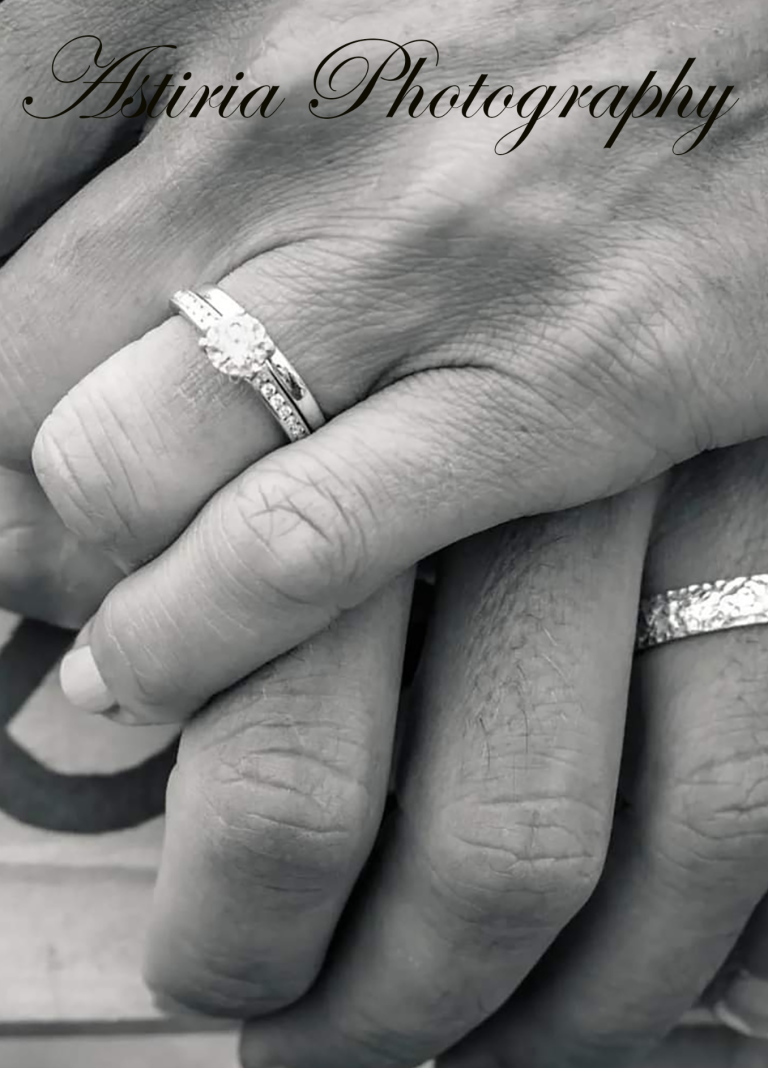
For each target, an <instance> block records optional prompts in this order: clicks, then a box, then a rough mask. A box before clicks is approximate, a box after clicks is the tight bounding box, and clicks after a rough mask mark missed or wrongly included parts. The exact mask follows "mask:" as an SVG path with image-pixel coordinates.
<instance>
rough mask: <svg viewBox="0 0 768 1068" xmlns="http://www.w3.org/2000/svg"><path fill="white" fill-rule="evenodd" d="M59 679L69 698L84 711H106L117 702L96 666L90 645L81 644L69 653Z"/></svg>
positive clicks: (64, 660) (62, 664)
mask: <svg viewBox="0 0 768 1068" xmlns="http://www.w3.org/2000/svg"><path fill="white" fill-rule="evenodd" d="M59 680H60V682H61V688H62V690H63V691H64V696H65V697H66V698H67V700H68V701H69V702H70V703H71V704H73V705H75V706H76V707H77V708H82V710H83V711H84V712H94V713H96V712H106V711H107V710H108V709H110V708H112V706H113V705H114V704H115V700H114V698H113V697H112V694H111V693H110V692H109V690H108V689H107V687H106V684H105V682H104V679H103V678H102V677H101V672H100V671H99V669H98V668H97V667H96V661H95V660H94V659H93V653H92V652H91V647H90V645H81V646H80V647H79V648H77V649H72V650H71V651H70V652H68V653H67V655H66V656H65V657H64V659H63V660H62V662H61V668H60V669H59Z"/></svg>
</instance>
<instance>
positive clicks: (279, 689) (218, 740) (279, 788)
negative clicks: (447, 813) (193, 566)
mask: <svg viewBox="0 0 768 1068" xmlns="http://www.w3.org/2000/svg"><path fill="white" fill-rule="evenodd" d="M410 585H411V580H410V577H407V576H406V577H404V578H401V579H399V580H398V581H397V582H395V583H394V584H392V585H390V587H389V588H388V589H386V590H385V591H382V592H381V593H379V594H377V595H376V596H375V597H374V598H373V599H372V600H370V601H368V602H366V604H365V605H362V606H361V607H360V608H357V609H355V610H354V611H351V612H348V613H346V614H344V615H342V616H341V617H340V618H339V619H338V620H337V622H336V623H335V625H334V626H333V627H332V628H331V629H329V630H327V631H325V632H324V633H323V634H320V635H319V636H317V637H316V638H314V639H313V640H312V641H311V642H309V643H307V644H306V645H304V646H303V647H301V648H299V649H297V650H295V651H294V652H293V653H291V654H290V655H289V656H286V657H284V658H282V659H281V660H278V661H276V662H275V663H274V664H271V665H270V666H269V667H268V668H265V669H263V670H262V671H261V672H260V673H259V674H257V675H255V676H253V677H252V678H250V679H248V681H247V682H246V683H244V684H242V685H241V686H240V687H238V688H237V689H236V690H234V691H231V692H230V693H228V694H225V695H223V696H222V697H219V698H218V699H217V700H216V701H215V702H214V703H213V704H212V705H211V706H210V707H209V708H207V709H206V710H205V711H204V712H202V713H201V714H200V715H199V716H198V717H197V718H196V719H195V721H194V722H193V723H192V724H191V725H190V726H189V727H188V728H187V730H186V732H185V733H184V736H183V739H182V743H181V748H180V751H179V758H178V765H177V767H176V769H175V771H174V772H173V775H172V778H171V784H170V788H169V793H168V807H167V824H166V836H165V846H164V851H163V860H162V865H161V870H160V875H159V879H158V884H157V891H156V897H155V908H154V916H153V922H152V928H151V932H150V936H149V939H148V946H149V959H148V965H147V975H148V978H149V981H150V983H151V984H152V985H153V986H154V987H155V988H156V989H159V990H160V991H162V992H163V993H164V994H166V995H170V996H171V997H173V998H174V999H176V1000H177V1001H183V1002H185V1003H186V1004H188V1005H191V1006H193V1007H196V1008H198V1009H200V1008H202V1009H205V1010H206V1011H209V1012H215V1013H222V1014H224V1015H230V1016H246V1015H249V1014H250V1015H257V1014H261V1013H264V1012H269V1011H273V1010H274V1009H275V1008H278V1007H280V1006H283V1005H285V1004H287V1003H289V1002H291V1001H293V1000H294V999H295V998H297V997H298V996H299V995H300V994H302V993H303V992H304V991H305V990H306V989H307V988H308V986H309V985H310V984H311V983H312V981H313V979H314V978H315V975H316V973H317V971H318V969H319V967H320V965H321V963H322V960H323V957H324V955H325V952H326V949H327V945H328V942H329V940H330V937H331V934H332V932H333V929H334V926H335V924H336V921H337V919H338V916H339V914H340V912H341V910H342V908H343V906H344V904H345V902H346V899H347V896H348V894H349V892H350V890H351V888H352V885H353V884H354V882H355V880H356V879H357V876H358V874H359V871H360V869H361V867H362V865H363V863H364V861H365V859H366V857H367V855H368V852H369V850H370V848H371V845H372V842H373V839H374V836H375V834H376V831H377V829H378V825H379V822H380V819H381V814H382V810H383V807H384V801H385V797H386V789H387V782H388V777H389V766H390V757H391V748H392V738H393V731H394V723H395V714H396V709H397V703H398V696H399V689H400V671H401V664H402V656H403V647H404V643H405V633H406V625H407V619H408V605H409V601H410Z"/></svg>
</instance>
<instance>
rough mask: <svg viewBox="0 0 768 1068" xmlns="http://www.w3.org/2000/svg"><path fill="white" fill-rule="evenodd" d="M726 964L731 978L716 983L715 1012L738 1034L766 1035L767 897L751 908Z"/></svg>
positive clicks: (767, 1013)
mask: <svg viewBox="0 0 768 1068" xmlns="http://www.w3.org/2000/svg"><path fill="white" fill-rule="evenodd" d="M728 964H729V969H728V970H729V973H730V975H731V978H730V979H726V980H725V981H724V982H722V983H721V984H720V994H721V996H720V998H719V999H718V1001H717V1002H716V1004H715V1006H714V1010H715V1013H716V1014H717V1015H718V1016H719V1018H720V1019H721V1020H722V1022H723V1023H724V1024H726V1025H727V1026H728V1027H731V1028H733V1029H734V1030H736V1031H738V1032H739V1033H740V1034H743V1035H750V1036H752V1037H753V1038H761V1039H766V1038H768V898H763V900H762V901H761V903H760V904H759V905H758V907H757V908H756V909H755V912H754V914H753V915H752V917H751V919H750V921H749V924H748V925H747V928H746V930H745V931H744V934H743V935H742V936H741V939H740V940H739V944H738V946H737V947H736V950H735V952H734V953H733V955H732V959H731V960H730V961H729V962H728ZM734 973H735V974H734ZM724 979H725V977H724Z"/></svg>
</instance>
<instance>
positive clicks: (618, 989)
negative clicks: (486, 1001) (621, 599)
mask: <svg viewBox="0 0 768 1068" xmlns="http://www.w3.org/2000/svg"><path fill="white" fill-rule="evenodd" d="M767 453H768V447H767V446H766V443H765V442H764V441H761V442H757V443H755V444H753V445H750V446H743V447H741V448H736V449H731V450H728V451H725V452H723V453H720V454H713V455H709V456H705V457H701V458H700V459H698V460H696V461H694V462H692V463H691V464H688V465H685V466H684V467H683V468H681V469H680V470H679V471H678V472H677V473H676V475H675V478H674V479H673V480H672V481H671V483H670V485H669V488H668V491H667V496H666V498H665V501H664V506H663V508H662V509H661V510H660V513H659V515H660V519H659V522H658V524H657V526H656V528H655V532H654V538H653V541H652V545H651V550H650V553H649V557H648V565H647V571H646V584H647V586H648V589H649V592H651V593H658V592H661V591H664V590H668V589H676V588H680V587H683V586H687V585H689V584H691V583H693V582H702V581H711V580H714V579H717V578H731V577H735V576H738V575H744V574H753V573H764V572H766V570H768V527H767V526H766V522H765V508H764V501H765V492H766V475H765V471H766V465H765V460H766V454H767ZM636 681H637V691H638V707H637V709H633V713H632V715H631V716H630V727H631V729H630V731H629V734H628V740H627V743H626V747H625V765H626V773H625V776H624V785H623V789H624V794H625V797H626V798H627V801H628V804H627V805H626V806H625V807H624V808H623V810H621V811H619V812H618V814H617V816H616V820H615V826H614V833H613V837H612V843H611V849H610V851H609V855H608V862H607V866H606V871H605V874H604V876H603V878H602V880H601V882H600V885H599V887H598V890H597V892H596V894H595V895H594V897H593V898H592V900H591V901H590V903H589V904H588V906H587V907H586V908H585V909H584V911H583V912H582V913H581V914H580V915H579V917H578V918H577V919H576V921H575V922H574V924H573V925H572V927H571V928H570V929H569V931H568V934H567V938H566V939H564V940H563V941H561V942H559V943H555V945H554V946H553V948H552V950H551V951H550V953H549V954H548V956H547V957H546V958H545V959H544V961H543V962H542V965H541V966H540V968H539V969H538V970H537V972H536V973H535V974H534V975H533V976H532V978H531V981H530V982H529V983H528V984H527V986H526V987H525V988H524V989H523V990H522V991H521V992H520V993H519V994H518V995H517V996H516V997H515V998H514V999H513V1000H512V1001H511V1002H510V1004H509V1006H508V1007H507V1008H505V1009H503V1010H502V1011H501V1012H500V1013H499V1014H498V1015H497V1016H496V1017H495V1018H494V1019H492V1020H491V1021H489V1022H488V1024H486V1025H485V1027H483V1028H481V1029H479V1030H478V1031H477V1033H476V1034H475V1035H472V1036H470V1038H469V1039H468V1040H467V1041H466V1042H465V1043H464V1044H462V1045H461V1046H459V1047H458V1048H457V1049H456V1050H455V1051H453V1052H452V1053H450V1054H449V1055H448V1056H447V1057H446V1058H445V1066H446V1068H480V1066H483V1068H485V1066H487V1065H491V1064H492V1065H496V1066H499V1068H502V1066H503V1068H507V1066H508V1068H522V1066H524V1068H563V1066H565V1065H568V1066H569V1068H570V1066H574V1068H575V1066H577V1065H579V1066H580V1065H590V1066H591V1068H599V1066H603V1065H605V1066H610V1068H620V1066H621V1065H623V1064H625V1063H627V1062H628V1061H630V1060H631V1059H632V1058H633V1057H636V1056H637V1055H638V1052H639V1051H641V1050H642V1049H643V1047H644V1046H647V1045H650V1044H652V1043H653V1042H655V1041H657V1040H658V1039H659V1038H660V1037H661V1036H662V1035H663V1034H664V1033H665V1032H666V1031H667V1030H668V1029H669V1028H670V1027H672V1026H673V1025H674V1024H675V1023H676V1022H677V1020H678V1019H679V1018H680V1017H681V1016H682V1014H683V1013H684V1012H685V1010H686V1009H688V1008H689V1007H690V1006H691V1005H692V1004H693V1003H694V1002H695V1000H696V999H697V997H698V996H699V995H700V994H701V992H702V991H703V990H704V988H705V987H706V986H707V984H708V983H709V982H710V980H711V979H712V978H713V977H714V975H715V973H716V972H717V970H718V968H719V966H720V964H721V962H722V961H723V960H724V958H725V957H726V955H727V954H728V953H729V951H730V950H731V949H732V947H733V945H734V944H735V942H736V939H737V938H738V936H739V934H740V932H741V930H742V929H743V928H744V925H745V924H746V922H747V920H748V918H749V916H750V913H751V911H752V910H753V908H754V907H755V906H756V904H757V903H758V901H759V900H760V898H761V896H762V895H763V894H764V893H765V889H766V884H767V883H768V818H767V814H768V788H767V784H768V775H767V774H766V769H767V768H768V732H766V724H765V704H766V694H767V693H768V628H766V627H764V626H761V627H752V628H744V629H735V630H731V631H725V632H722V633H717V634H711V635H704V636H699V637H693V638H688V639H686V640H685V641H678V642H672V643H670V644H667V645H662V646H660V647H658V648H655V649H650V650H648V651H647V652H645V653H643V654H641V656H640V657H639V659H638V661H637V665H636Z"/></svg>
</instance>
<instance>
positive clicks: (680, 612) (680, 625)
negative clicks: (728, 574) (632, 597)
mask: <svg viewBox="0 0 768 1068" xmlns="http://www.w3.org/2000/svg"><path fill="white" fill-rule="evenodd" d="M766 623H768V575H742V576H740V577H739V578H732V579H718V580H717V581H716V582H702V583H697V584H695V585H693V586H685V587H683V588H682V589H679V590H667V591H666V592H665V593H658V594H655V595H654V596H653V597H647V598H645V599H644V600H642V601H641V602H640V612H639V616H638V625H637V637H636V641H635V649H636V651H637V652H642V651H643V650H645V649H652V648H653V647H654V646H656V645H665V644H666V643H667V642H673V641H678V640H679V639H681V638H692V637H694V636H695V635H697V634H714V633H716V632H718V631H721V630H731V629H733V628H734V627H754V626H762V625H764V624H766Z"/></svg>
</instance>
